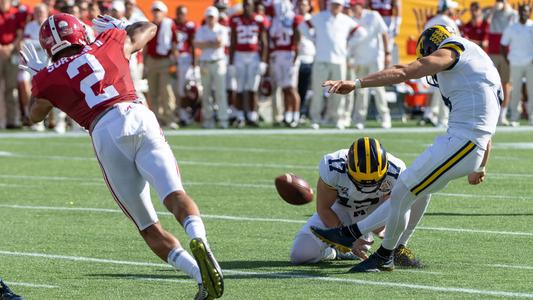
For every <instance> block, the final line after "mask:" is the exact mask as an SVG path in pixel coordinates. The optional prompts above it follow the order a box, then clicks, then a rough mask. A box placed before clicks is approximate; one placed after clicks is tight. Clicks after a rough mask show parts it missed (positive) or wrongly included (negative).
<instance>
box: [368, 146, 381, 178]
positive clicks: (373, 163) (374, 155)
mask: <svg viewBox="0 0 533 300" xmlns="http://www.w3.org/2000/svg"><path fill="white" fill-rule="evenodd" d="M369 143H370V151H369V155H370V173H374V172H377V171H378V169H379V164H378V162H379V159H378V156H379V151H378V150H379V149H378V148H377V147H376V139H372V138H371V139H369Z"/></svg>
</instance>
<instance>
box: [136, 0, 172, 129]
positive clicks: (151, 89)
mask: <svg viewBox="0 0 533 300" xmlns="http://www.w3.org/2000/svg"><path fill="white" fill-rule="evenodd" d="M167 12H168V8H167V6H166V5H165V4H164V3H163V2H161V1H154V3H153V4H152V15H153V19H152V22H153V23H154V24H156V25H157V26H158V27H157V33H156V36H155V38H153V39H152V40H151V41H149V42H148V44H147V45H146V53H145V61H144V67H145V69H146V78H147V79H148V96H149V97H150V101H151V105H152V110H153V111H154V113H155V115H156V116H157V119H158V120H159V122H160V123H161V124H162V125H163V126H165V127H168V128H170V129H176V128H178V127H179V126H178V124H177V123H176V118H175V116H174V109H175V108H176V97H175V96H174V91H173V89H172V86H171V84H170V82H171V81H170V75H169V73H168V69H169V68H170V67H171V66H172V65H173V64H174V63H173V62H172V59H171V56H173V55H174V54H173V51H175V49H176V42H177V39H176V35H175V34H174V32H176V24H175V23H174V21H173V20H172V19H171V18H168V17H167Z"/></svg>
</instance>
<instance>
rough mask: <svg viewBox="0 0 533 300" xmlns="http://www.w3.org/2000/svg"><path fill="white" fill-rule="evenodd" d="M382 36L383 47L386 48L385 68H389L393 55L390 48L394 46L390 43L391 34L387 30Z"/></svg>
mask: <svg viewBox="0 0 533 300" xmlns="http://www.w3.org/2000/svg"><path fill="white" fill-rule="evenodd" d="M381 38H382V39H383V49H385V62H384V66H385V68H388V67H389V66H390V65H391V63H392V56H391V51H390V49H392V47H391V45H390V39H389V35H388V34H387V32H383V33H382V34H381ZM389 47H390V48H389Z"/></svg>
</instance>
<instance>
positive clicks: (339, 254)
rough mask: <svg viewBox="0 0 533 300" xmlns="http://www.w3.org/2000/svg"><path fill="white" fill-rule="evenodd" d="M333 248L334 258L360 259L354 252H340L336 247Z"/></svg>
mask: <svg viewBox="0 0 533 300" xmlns="http://www.w3.org/2000/svg"><path fill="white" fill-rule="evenodd" d="M334 250H335V260H361V259H360V258H359V257H357V256H356V255H355V254H353V253H352V251H350V252H347V253H342V252H341V251H340V250H338V249H334Z"/></svg>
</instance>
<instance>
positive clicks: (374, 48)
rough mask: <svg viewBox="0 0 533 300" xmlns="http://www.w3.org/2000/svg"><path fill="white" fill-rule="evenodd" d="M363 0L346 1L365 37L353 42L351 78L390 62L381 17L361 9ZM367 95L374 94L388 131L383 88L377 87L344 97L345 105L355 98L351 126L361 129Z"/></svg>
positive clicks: (388, 123) (366, 105) (387, 42)
mask: <svg viewBox="0 0 533 300" xmlns="http://www.w3.org/2000/svg"><path fill="white" fill-rule="evenodd" d="M365 2H366V1H365V0H353V1H351V2H350V4H351V10H352V13H353V18H354V20H355V21H356V22H357V23H358V24H359V25H360V26H361V27H362V28H364V29H365V30H366V38H364V39H361V40H360V41H357V42H355V43H356V44H358V45H357V47H356V48H355V51H353V52H354V53H353V52H352V53H353V54H354V57H353V59H354V63H353V64H352V65H353V66H354V68H353V69H352V70H353V71H354V72H355V75H354V76H353V78H354V79H355V78H357V77H364V76H366V75H368V74H370V73H374V72H377V71H380V70H382V69H384V68H386V67H389V65H390V64H391V62H392V56H391V52H390V50H389V49H390V47H389V37H388V34H387V32H388V27H387V25H386V24H385V21H383V18H382V17H381V16H380V14H379V13H377V12H376V11H372V10H368V9H365V8H364V7H365ZM370 92H374V100H375V101H374V102H375V104H376V108H377V111H378V113H379V115H380V120H381V127H383V128H390V127H391V126H392V125H391V116H390V110H389V106H388V103H387V99H386V96H385V88H384V87H377V88H370V89H358V90H357V91H356V93H355V95H354V96H347V100H346V102H349V101H353V97H355V99H356V101H355V126H356V128H357V129H363V128H364V124H365V121H366V116H367V112H368V102H369V96H370V94H369V93H370ZM348 113H349V114H348V115H347V116H346V119H347V121H348V122H349V121H350V119H351V110H350V111H348Z"/></svg>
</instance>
